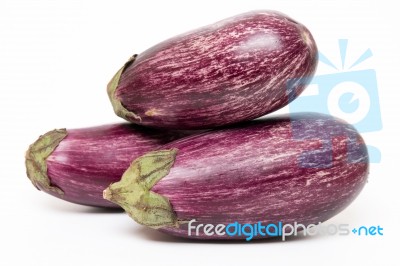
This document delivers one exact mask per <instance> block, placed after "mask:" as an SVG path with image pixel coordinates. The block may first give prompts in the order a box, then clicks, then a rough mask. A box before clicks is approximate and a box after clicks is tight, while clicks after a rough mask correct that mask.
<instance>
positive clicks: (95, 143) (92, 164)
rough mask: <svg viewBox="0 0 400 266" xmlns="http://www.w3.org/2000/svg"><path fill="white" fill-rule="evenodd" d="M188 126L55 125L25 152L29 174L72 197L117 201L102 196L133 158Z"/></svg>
mask: <svg viewBox="0 0 400 266" xmlns="http://www.w3.org/2000/svg"><path fill="white" fill-rule="evenodd" d="M188 134H189V132H174V131H169V132H165V130H164V131H160V130H154V129H146V128H142V127H140V126H136V125H132V124H127V123H123V124H114V125H104V126H98V127H91V128H83V129H71V130H66V129H56V130H53V131H50V132H48V133H46V134H44V135H43V136H40V138H39V139H38V140H37V141H36V142H35V143H33V144H32V145H31V146H30V147H29V149H28V151H27V152H26V161H25V163H26V169H27V175H28V177H29V179H30V180H31V181H32V183H33V185H34V186H35V187H36V188H38V189H39V190H43V191H45V192H47V193H49V194H51V195H53V196H55V197H58V198H61V199H64V200H66V201H70V202H73V203H78V204H83V205H90V206H97V207H118V206H117V205H116V204H113V203H111V202H109V201H107V200H104V199H103V197H102V193H103V190H104V189H105V188H106V187H107V186H108V185H110V184H111V183H113V182H116V181H118V180H119V179H120V178H121V175H122V174H123V173H124V171H125V170H126V168H127V167H128V166H129V165H130V163H131V162H132V160H134V159H136V158H137V157H139V156H140V155H143V154H145V153H146V152H149V151H151V150H154V149H156V148H158V147H160V146H161V145H163V144H166V143H168V142H169V141H172V140H175V139H177V138H179V137H183V136H186V135H188Z"/></svg>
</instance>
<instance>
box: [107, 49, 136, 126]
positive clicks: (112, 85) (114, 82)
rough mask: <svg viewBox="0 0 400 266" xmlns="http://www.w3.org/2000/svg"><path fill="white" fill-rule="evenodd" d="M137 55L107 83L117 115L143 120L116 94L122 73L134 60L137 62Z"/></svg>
mask: <svg viewBox="0 0 400 266" xmlns="http://www.w3.org/2000/svg"><path fill="white" fill-rule="evenodd" d="M136 57H137V55H136V54H135V55H133V56H132V57H131V58H129V60H128V61H127V62H126V63H125V64H124V65H123V66H122V67H121V68H120V69H119V70H118V72H117V73H115V75H114V77H113V78H112V79H111V80H110V82H109V83H108V85H107V93H108V97H109V98H110V101H111V104H112V106H113V108H114V112H115V114H116V115H118V116H119V117H122V118H123V119H125V120H128V121H132V122H136V121H139V122H141V121H142V118H141V117H140V116H138V115H137V114H135V113H134V112H131V111H128V110H127V109H126V108H125V107H124V106H123V105H122V103H121V101H120V100H119V99H118V98H117V97H116V96H115V91H116V90H117V87H118V84H119V80H120V78H121V75H122V73H123V72H124V71H125V69H126V68H127V67H129V66H130V65H131V64H132V63H133V62H135V59H136Z"/></svg>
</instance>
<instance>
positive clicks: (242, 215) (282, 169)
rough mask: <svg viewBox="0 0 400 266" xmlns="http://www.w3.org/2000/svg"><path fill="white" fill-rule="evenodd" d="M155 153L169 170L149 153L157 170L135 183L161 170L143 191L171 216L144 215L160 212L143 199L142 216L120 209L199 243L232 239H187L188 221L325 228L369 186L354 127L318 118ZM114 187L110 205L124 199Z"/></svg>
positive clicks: (264, 124) (252, 126) (275, 122)
mask: <svg viewBox="0 0 400 266" xmlns="http://www.w3.org/2000/svg"><path fill="white" fill-rule="evenodd" d="M160 152H162V153H163V156H164V157H165V154H167V153H168V152H170V153H171V154H172V155H171V156H170V158H169V159H168V160H167V159H165V160H164V161H165V162H167V164H165V165H168V167H170V168H169V169H162V168H161V167H160V166H161V165H162V164H161V163H159V162H162V161H163V160H162V159H160V158H157V156H156V155H157V154H156V153H154V152H153V153H152V154H151V156H147V158H151V159H152V160H153V162H154V164H158V165H159V166H157V167H149V168H147V169H145V170H144V171H143V172H144V174H143V176H142V177H141V178H139V179H140V180H143V178H145V177H146V176H148V174H146V173H153V174H154V169H162V171H159V172H160V173H161V174H162V175H160V177H158V179H157V180H156V181H155V182H153V183H155V185H153V186H151V187H150V189H149V191H150V192H149V193H150V196H152V197H153V198H155V196H154V195H158V196H159V197H160V198H161V199H164V201H165V202H169V208H170V210H169V211H170V212H169V213H168V212H166V211H165V210H168V204H166V203H163V206H162V209H163V210H164V212H163V213H165V214H166V215H164V216H163V214H162V213H161V212H158V213H156V214H157V215H154V216H150V214H153V213H154V212H156V211H157V210H158V209H157V208H160V206H155V205H154V206H151V204H150V203H149V201H141V202H139V204H136V205H133V206H134V207H135V206H145V208H142V209H140V210H139V211H142V210H150V211H148V212H146V213H144V214H143V215H142V213H139V211H137V210H136V209H130V208H129V207H130V206H125V207H124V205H123V204H122V205H121V206H123V207H124V209H126V210H127V211H128V213H129V214H130V215H131V216H132V218H134V219H135V220H136V221H138V222H139V223H141V224H144V225H148V226H150V227H153V228H156V229H158V230H160V231H162V232H165V233H167V234H171V235H175V236H180V237H190V238H198V239H235V237H231V236H228V235H222V236H219V235H217V234H214V235H212V236H207V235H204V231H202V230H200V232H199V235H195V231H194V230H192V232H191V236H188V222H189V221H191V220H193V219H195V220H196V223H195V224H192V225H196V224H197V225H198V224H213V225H214V226H216V225H217V224H224V225H228V224H230V223H234V222H239V223H241V224H246V223H247V224H256V223H258V222H259V221H260V222H261V223H262V224H263V225H267V224H269V223H274V224H278V222H283V224H285V223H291V224H294V222H297V223H302V224H304V225H306V226H307V225H309V224H318V223H319V222H324V221H326V220H327V219H329V218H331V217H333V216H334V215H336V214H337V213H339V212H340V211H342V210H343V209H344V208H346V206H348V205H349V204H350V203H351V202H352V201H353V200H354V199H355V198H356V196H357V195H358V194H359V193H360V191H361V190H362V188H363V186H364V185H365V184H366V182H367V176H368V168H369V159H368V153H367V149H366V146H365V144H364V141H363V139H362V138H361V136H360V135H359V134H358V132H357V131H356V130H355V128H354V127H353V126H351V125H350V124H347V123H346V122H344V121H342V120H339V119H337V118H334V117H332V116H328V115H322V114H318V113H299V114H296V115H294V114H291V115H290V116H289V115H283V116H277V117H275V118H270V119H260V120H255V121H252V122H248V123H244V124H241V125H236V126H234V127H229V128H224V129H220V130H215V131H210V132H207V133H203V134H201V135H197V136H193V137H187V138H183V139H180V140H176V141H174V142H171V143H169V144H166V145H164V146H163V147H162V148H161V150H160ZM143 157H146V155H144V156H143ZM165 158H166V157H165ZM171 158H172V159H171ZM169 160H172V162H170V161H169ZM137 161H139V160H136V162H137ZM145 163H147V165H148V164H149V163H148V161H146V162H145ZM133 165H134V163H133V164H132V165H131V167H132V166H133ZM142 165H145V164H142ZM153 168H154V169H153ZM167 170H168V171H167ZM131 172H132V171H131ZM128 174H129V171H127V172H126V173H125V174H124V176H126V175H128ZM124 176H123V178H124ZM145 181H146V180H145ZM125 182H126V180H125ZM123 183H124V181H123V180H122V181H121V184H123ZM146 183H147V184H148V183H149V182H148V181H146ZM117 184H118V183H116V184H113V185H111V186H110V187H109V188H108V191H106V192H105V196H106V198H107V197H108V198H109V199H111V200H112V199H114V201H115V202H116V203H118V201H120V202H123V201H124V200H123V199H118V197H117V195H118V196H121V194H118V191H121V190H120V188H117ZM113 187H115V189H113ZM153 202H155V203H156V204H158V202H161V201H160V200H157V201H156V200H154V201H153ZM147 203H149V206H146V204H147ZM131 210H133V212H132V211H131ZM135 212H136V213H135ZM150 212H151V213H150ZM137 213H139V215H137ZM150 218H151V219H153V220H150ZM257 237H260V236H256V237H255V238H257ZM237 238H240V239H243V238H245V237H244V236H243V235H242V236H237Z"/></svg>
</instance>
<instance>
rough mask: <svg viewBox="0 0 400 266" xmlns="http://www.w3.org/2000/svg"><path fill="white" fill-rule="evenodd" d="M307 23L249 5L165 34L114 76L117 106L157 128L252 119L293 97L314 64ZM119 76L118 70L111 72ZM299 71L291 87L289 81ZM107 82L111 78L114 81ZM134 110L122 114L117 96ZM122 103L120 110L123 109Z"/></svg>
mask: <svg viewBox="0 0 400 266" xmlns="http://www.w3.org/2000/svg"><path fill="white" fill-rule="evenodd" d="M317 57H318V55H317V47H316V44H315V41H314V39H313V37H312V35H311V33H310V32H309V31H308V30H307V28H306V27H305V26H303V25H302V24H299V23H298V22H296V21H294V20H292V19H291V18H289V17H287V16H286V15H284V14H281V13H278V12H273V11H253V12H248V13H244V14H241V15H238V16H235V17H231V18H228V19H225V20H222V21H219V22H217V23H215V24H212V25H209V26H206V27H202V28H199V29H197V30H194V31H191V32H188V33H185V34H182V35H179V36H176V37H174V38H171V39H168V40H166V41H163V42H161V43H159V44H157V45H155V46H153V47H152V48H150V49H148V50H146V51H144V52H143V53H141V54H139V55H138V56H137V57H136V58H135V57H133V58H132V59H131V61H130V62H129V61H128V63H127V64H126V65H125V66H124V67H123V68H122V69H121V70H120V71H122V74H121V76H120V78H119V79H118V78H115V77H114V79H113V80H112V81H113V82H114V83H115V84H114V85H116V86H117V87H116V89H115V91H113V89H112V88H111V87H112V86H111V85H109V88H108V89H109V95H110V98H111V101H112V102H113V105H114V109H115V112H116V113H117V114H118V115H119V116H121V117H123V118H125V119H127V120H129V121H131V122H134V123H138V124H142V125H146V126H152V127H162V128H182V129H183V128H185V129H194V128H211V127H216V126H222V125H227V124H232V123H236V122H240V121H245V120H251V119H254V118H257V117H260V116H263V115H265V114H267V113H270V112H273V111H275V110H277V109H279V108H281V107H283V106H285V105H287V104H288V102H289V100H288V99H290V101H291V100H293V99H295V98H296V97H297V96H298V95H299V94H300V93H301V92H302V91H303V90H304V88H305V86H306V83H307V82H305V80H308V79H310V78H311V77H312V76H313V74H314V72H315V69H316V66H317V61H318V60H317V59H318V58H317ZM116 76H117V75H116ZM294 78H295V79H297V78H301V79H302V82H301V84H300V82H298V83H295V84H293V86H291V87H290V88H289V87H288V86H287V82H288V81H289V80H291V79H294ZM113 82H111V83H110V84H112V83H113ZM114 101H116V102H117V103H118V105H120V104H119V102H120V103H121V104H122V106H123V108H125V109H126V110H127V111H129V112H131V113H126V112H125V113H124V112H122V111H121V110H119V109H118V108H120V107H116V104H115V102H114ZM126 110H124V111H126Z"/></svg>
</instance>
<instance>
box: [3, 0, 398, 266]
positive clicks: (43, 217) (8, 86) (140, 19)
mask: <svg viewBox="0 0 400 266" xmlns="http://www.w3.org/2000/svg"><path fill="white" fill-rule="evenodd" d="M394 2H395V1H383V0H381V1H342V0H340V1H339V0H336V1H299V0H294V1H266V0H265V1H249V0H246V1H232V0H230V1H217V0H214V1H204V0H203V1H181V2H177V1H172V0H169V1H150V0H146V1H126V2H122V1H78V0H69V1H35V0H27V1H15V0H2V1H1V2H0V122H1V126H0V128H1V129H0V178H1V186H0V189H1V193H0V213H1V220H0V243H1V249H0V265H17V264H18V265H122V263H123V264H124V265H139V263H143V264H146V265H156V264H158V265H161V264H164V265H172V264H174V265H183V264H186V265H207V264H210V265H217V264H218V265H223V264H226V265H252V264H256V263H257V264H259V265H260V264H262V265H278V263H279V265H289V264H295V265H351V264H353V265H354V264H357V265H364V266H366V265H389V264H391V265H394V264H395V262H397V265H398V263H399V262H398V256H396V254H395V252H398V248H396V246H398V241H396V240H398V239H399V236H400V235H399V232H398V230H399V222H400V221H399V220H400V207H399V206H400V201H399V197H398V194H399V186H400V182H399V178H400V176H399V174H398V171H396V166H397V165H398V164H399V162H398V157H397V154H398V153H397V149H398V148H399V144H398V143H399V142H398V136H399V135H400V132H399V129H398V128H399V127H398V123H399V119H398V114H399V112H398V107H399V104H398V97H396V95H399V94H398V93H397V94H396V91H399V82H398V77H399V73H398V72H399V67H398V62H399V60H400V58H399V52H398V46H399V37H398V34H399V30H398V28H397V27H396V25H397V24H398V12H397V8H395V7H394V6H391V5H392V4H391V3H394ZM253 9H275V10H279V11H281V12H284V13H286V14H288V15H290V16H291V17H293V18H295V19H296V20H298V21H300V22H302V23H303V24H305V25H306V26H307V27H308V28H309V29H310V30H311V32H312V33H313V35H314V37H315V39H316V41H317V44H318V46H319V49H320V50H321V51H323V52H324V54H325V55H327V56H328V57H329V58H330V59H331V60H332V61H333V62H334V63H335V64H337V65H340V56H339V50H338V46H337V40H338V39H339V38H348V39H349V51H348V60H349V62H350V61H354V60H355V59H356V58H357V57H358V56H359V55H360V54H361V53H362V52H363V51H365V50H366V49H367V48H370V49H371V50H372V51H373V54H374V56H373V57H372V58H370V59H368V60H367V61H366V62H365V63H363V64H362V65H360V66H359V68H358V69H363V68H374V69H375V70H376V73H377V79H378V87H379V95H380V103H381V113H382V120H383V130H381V131H379V132H375V133H368V134H364V137H365V138H366V141H367V142H368V143H371V144H373V145H375V146H377V147H379V148H380V150H381V152H382V162H381V163H380V164H373V165H371V171H370V177H369V183H368V184H367V185H366V187H365V188H364V190H363V191H362V193H361V195H360V196H359V197H358V198H357V199H356V200H355V201H354V202H353V203H352V204H351V205H350V206H349V207H348V208H347V209H346V210H345V211H343V212H342V213H340V214H339V215H337V216H336V217H334V218H332V219H331V220H330V221H329V222H331V223H349V224H352V225H355V226H360V225H367V226H369V225H380V226H381V227H383V228H384V236H375V237H372V236H370V237H356V236H353V235H350V236H347V237H343V236H316V237H308V238H297V239H293V240H291V241H287V242H281V241H279V240H272V241H271V240H267V241H253V242H251V243H244V242H239V243H226V242H216V243H215V242H192V241H184V240H179V239H174V238H170V237H167V236H165V235H162V234H160V233H158V232H154V231H151V230H149V229H146V228H144V227H142V226H139V225H137V224H135V223H134V222H133V221H132V220H131V219H130V218H129V217H128V216H127V215H125V214H124V213H122V212H109V211H102V210H99V209H95V208H90V207H85V206H79V205H74V204H71V203H68V202H63V201H61V200H58V199H56V198H52V197H50V196H49V195H47V194H45V193H43V192H39V191H37V190H36V189H35V188H34V187H33V186H32V185H31V183H30V181H29V180H28V179H27V178H26V174H25V167H24V152H25V150H26V149H27V147H28V146H29V144H30V143H32V142H33V141H34V140H36V138H37V137H38V136H39V135H40V134H42V133H45V132H46V131H48V130H51V129H54V128H60V127H67V128H77V127H87V126H94V125H99V124H104V123H110V122H117V121H121V120H120V119H119V118H117V117H116V116H115V115H114V113H113V111H112V108H111V105H110V104H109V101H108V98H107V95H106V90H105V87H106V84H107V82H108V81H109V79H110V78H111V77H112V75H113V74H114V73H115V72H116V71H117V69H118V68H119V67H120V66H121V65H122V64H123V63H124V62H125V60H126V59H128V57H129V56H130V55H132V54H133V53H140V52H141V51H144V50H145V49H146V48H149V47H151V46H152V45H154V44H156V43H158V42H160V41H162V40H164V39H166V38H168V37H171V36H174V35H176V34H178V33H182V32H185V31H187V30H191V29H194V28H197V27H199V26H203V25H206V24H209V23H213V22H215V21H218V20H220V19H223V18H226V17H229V16H232V15H235V14H238V13H242V12H245V11H249V10H253ZM329 71H330V72H329ZM328 72H329V73H332V69H329V68H326V67H325V66H323V65H322V64H320V65H319V69H318V72H317V73H318V74H320V73H328ZM286 111H287V109H286ZM281 112H285V110H281ZM390 260H391V261H392V263H390ZM120 263H121V264H120Z"/></svg>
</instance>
